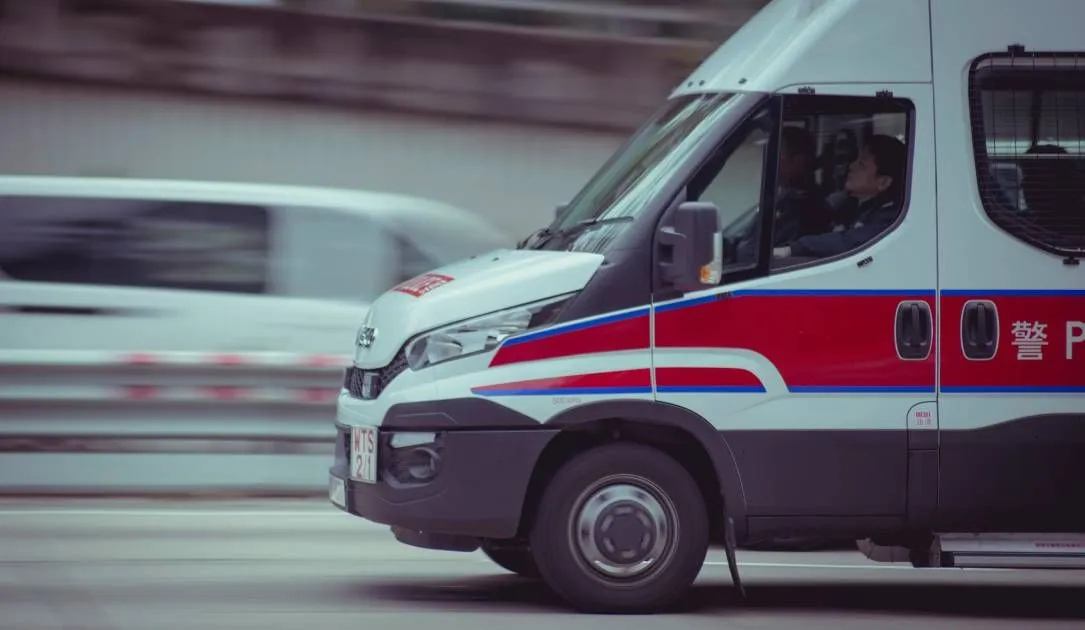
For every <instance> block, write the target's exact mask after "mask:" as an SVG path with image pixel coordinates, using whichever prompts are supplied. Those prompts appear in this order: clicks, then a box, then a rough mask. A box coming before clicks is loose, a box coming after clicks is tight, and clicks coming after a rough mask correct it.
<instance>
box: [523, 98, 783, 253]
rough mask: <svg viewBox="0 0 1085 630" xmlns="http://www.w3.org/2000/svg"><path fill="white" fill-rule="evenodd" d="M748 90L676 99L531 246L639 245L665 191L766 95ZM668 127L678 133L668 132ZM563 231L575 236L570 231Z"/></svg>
mask: <svg viewBox="0 0 1085 630" xmlns="http://www.w3.org/2000/svg"><path fill="white" fill-rule="evenodd" d="M764 96H765V95H764V94H760V93H747V92H696V93H687V94H681V95H676V96H673V97H671V98H669V99H667V101H666V102H665V103H664V104H663V105H662V106H661V107H660V108H659V109H657V110H656V112H655V113H654V114H653V115H652V116H651V117H649V118H648V120H647V121H646V122H645V123H644V124H643V125H641V126H640V127H639V128H638V129H637V131H636V132H634V133H633V134H630V136H629V137H628V138H627V139H626V140H625V142H623V143H622V144H621V146H619V147H618V148H617V149H616V150H615V151H614V153H612V154H611V156H610V157H609V158H608V159H607V161H606V162H604V163H603V165H602V166H601V167H600V168H599V169H598V170H597V171H596V172H595V173H594V174H593V175H592V177H591V179H589V180H588V182H587V183H586V184H585V185H584V186H583V187H581V189H580V190H579V191H578V192H577V194H576V195H575V196H574V197H573V198H572V200H570V202H569V203H568V204H566V206H565V207H564V208H563V209H562V211H561V212H560V213H558V214H557V216H555V217H554V219H553V221H552V222H551V223H550V225H549V226H548V227H547V228H545V230H544V234H543V235H542V236H541V237H540V238H535V239H532V240H533V241H534V243H531V242H529V243H526V244H525V245H526V247H528V248H530V249H549V250H565V251H580V252H591V253H604V254H605V253H608V252H613V251H616V250H619V249H623V248H625V247H629V246H631V245H632V244H633V242H635V241H638V240H639V239H638V238H634V237H633V234H634V233H639V232H640V230H639V229H632V228H633V227H634V226H636V225H639V224H641V223H643V222H644V221H645V220H646V218H651V219H650V220H651V223H652V225H653V226H654V224H655V219H657V218H658V216H659V214H660V212H661V211H662V210H663V208H662V207H661V204H660V203H659V197H660V195H666V196H667V197H668V198H673V196H674V195H675V194H676V193H677V192H678V191H677V190H676V189H675V186H679V187H680V186H681V185H684V183H685V181H686V179H688V175H689V173H688V172H687V171H688V170H689V168H690V165H691V164H692V165H693V166H694V167H695V166H696V165H697V164H700V162H701V160H702V159H703V155H701V154H702V153H704V151H705V146H708V147H709V148H711V147H712V146H715V144H716V142H717V141H718V140H719V137H720V136H722V135H726V134H727V133H729V130H730V129H731V128H732V127H734V125H735V124H736V123H737V122H738V121H739V120H741V119H742V117H743V116H744V115H745V113H746V112H747V111H748V110H749V109H750V108H751V107H755V106H756V104H757V103H758V102H760V101H761V99H762V98H763V97H764ZM666 128H670V129H672V130H673V131H672V132H670V133H668V132H665V131H663V130H664V129H666ZM625 216H628V217H631V219H630V220H627V221H618V222H614V223H604V224H602V225H600V226H598V227H594V226H593V227H589V228H587V229H577V226H578V225H579V224H580V223H582V222H585V221H590V220H593V219H598V220H601V221H606V220H610V219H614V218H616V217H625ZM563 233H571V234H569V235H568V236H564V235H563Z"/></svg>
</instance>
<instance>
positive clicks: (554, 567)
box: [329, 0, 1085, 612]
mask: <svg viewBox="0 0 1085 630" xmlns="http://www.w3.org/2000/svg"><path fill="white" fill-rule="evenodd" d="M1082 24H1085V4H1083V3H1081V2H1080V0H1027V1H1026V0H952V1H951V2H936V1H933V0H893V1H892V2H871V1H867V0H774V1H773V2H771V3H769V4H768V5H767V6H765V7H764V8H763V10H762V11H760V13H758V14H757V15H756V16H755V17H754V18H753V19H752V20H750V21H749V22H748V23H747V24H746V25H745V26H744V27H743V28H742V29H741V30H739V31H738V32H737V33H736V34H734V35H733V36H732V37H731V38H730V39H729V40H728V41H726V42H725V43H724V44H723V45H722V46H721V47H720V48H719V50H717V51H716V52H715V53H713V54H712V55H711V56H710V57H708V58H707V59H706V60H705V61H704V62H703V64H702V65H701V66H700V67H699V68H698V69H697V70H696V71H695V72H693V74H692V75H691V76H689V78H688V79H687V80H685V81H683V82H682V83H681V84H680V85H678V86H677V87H676V88H675V90H674V92H673V94H672V95H671V96H670V97H669V99H668V100H667V101H666V102H665V103H664V104H663V105H662V106H661V108H660V109H659V111H658V112H657V113H656V114H655V115H654V116H653V117H652V118H651V119H650V120H648V121H647V122H646V123H645V124H644V125H643V127H641V128H640V129H639V130H638V131H637V132H636V133H635V134H634V135H632V137H630V138H629V140H628V141H627V142H626V143H625V144H624V145H623V146H622V147H621V148H620V149H619V150H618V151H617V152H616V153H615V154H614V156H613V157H612V158H611V159H610V160H609V161H607V162H606V163H605V164H604V165H603V166H602V167H601V169H600V170H599V172H598V173H597V174H596V175H595V176H594V177H593V178H592V179H591V180H590V181H589V182H588V183H587V184H586V186H585V187H584V188H583V190H582V191H580V192H579V193H578V194H577V195H576V196H575V197H574V198H573V199H572V200H570V202H569V203H568V204H566V205H565V207H564V208H562V209H561V210H559V212H558V214H557V216H556V218H555V219H554V220H553V222H552V223H551V224H550V225H549V226H547V227H545V228H542V229H540V230H539V231H538V232H536V233H534V234H532V235H531V236H530V238H527V239H526V240H525V241H524V242H522V243H521V246H520V247H518V248H516V249H509V250H498V251H493V252H490V253H488V254H485V255H480V256H476V257H474V258H471V259H469V260H463V261H460V262H457V263H455V264H451V265H447V266H444V267H442V268H439V269H436V270H434V271H431V272H429V273H425V274H422V275H420V276H418V277H416V278H413V279H412V280H410V281H407V282H405V283H402V284H401V285H399V286H397V287H395V288H394V289H392V290H390V291H388V292H386V293H385V294H383V295H382V296H381V297H380V298H378V299H377V300H376V301H375V302H374V303H373V306H372V308H371V309H370V310H369V312H368V315H367V317H366V318H365V321H364V322H360V324H361V329H360V332H359V335H358V339H357V343H356V346H355V353H354V360H353V365H352V367H350V368H349V369H348V370H347V373H346V376H345V380H344V383H343V388H342V390H341V393H340V395H339V399H338V403H337V404H338V409H337V422H336V424H337V426H338V442H337V447H336V452H335V460H334V465H333V466H332V468H331V471H330V472H331V476H330V488H329V493H330V497H331V500H332V501H333V502H334V503H335V505H337V506H338V507H339V508H340V509H342V510H345V511H346V512H349V513H351V514H355V515H358V516H360V517H362V518H365V519H369V520H371V521H375V522H377V523H382V524H387V525H389V526H391V528H392V530H393V532H394V533H395V535H396V537H397V538H398V539H399V540H400V541H402V542H404V543H407V544H411V545H416V546H423V547H430V548H435V549H446V550H459V551H473V550H476V549H479V548H481V549H482V551H483V552H485V553H486V554H487V555H488V556H489V557H490V558H491V559H493V560H494V561H495V562H496V563H497V564H499V565H501V566H502V567H504V568H506V569H508V570H510V571H512V572H515V573H518V574H520V575H524V576H535V577H538V578H540V579H541V580H543V581H544V582H545V583H546V584H547V585H549V586H550V587H551V588H552V589H553V590H555V591H556V592H557V593H558V594H559V595H560V596H562V597H563V598H564V599H565V600H566V601H567V602H569V603H570V604H571V605H573V606H575V607H576V608H578V609H581V610H585V611H608V612H633V611H654V610H661V609H664V608H665V607H667V606H668V605H669V604H671V603H673V602H675V601H676V599H677V598H678V597H680V596H681V595H682V593H683V592H684V591H685V590H686V589H687V588H688V587H689V585H690V584H691V583H692V581H693V580H694V579H695V578H696V576H697V574H698V572H699V571H700V570H701V567H702V564H703V561H704V559H705V557H706V550H707V549H708V548H709V547H711V546H720V547H723V549H724V550H725V552H726V553H727V558H728V560H729V562H730V564H731V568H732V576H733V577H734V579H735V581H736V583H738V584H740V581H739V580H740V576H739V573H738V570H737V566H736V565H735V563H734V549H735V547H736V546H737V545H743V544H746V543H749V542H750V541H757V540H765V539H769V538H772V537H784V536H826V537H844V538H849V539H854V540H858V541H862V542H861V545H860V546H861V548H862V549H863V550H864V551H865V552H866V553H867V554H868V556H870V557H871V558H873V559H877V560H894V559H901V558H903V559H904V560H905V561H910V562H911V563H912V564H914V565H916V566H946V565H954V566H961V567H965V566H975V565H979V564H992V563H993V564H996V565H1002V566H1005V565H1010V564H1017V565H1024V566H1048V565H1051V564H1056V565H1057V564H1065V563H1073V562H1075V561H1077V560H1079V559H1081V558H1082V557H1083V556H1085V535H1083V534H1085V510H1082V509H1081V508H1080V505H1079V499H1080V492H1079V490H1078V488H1079V487H1080V484H1081V481H1082V479H1085V267H1083V266H1082V264H1081V259H1082V257H1085V176H1083V174H1085V153H1083V151H1082V148H1083V146H1085V144H1083V137H1085V31H1083V30H1082V28H1081V25H1082Z"/></svg>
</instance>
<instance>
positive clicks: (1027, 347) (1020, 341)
mask: <svg viewBox="0 0 1085 630" xmlns="http://www.w3.org/2000/svg"><path fill="white" fill-rule="evenodd" d="M1046 329H1047V324H1041V323H1040V322H1036V321H1032V322H1028V321H1020V322H1014V323H1013V331H1012V332H1013V345H1014V346H1017V360H1018V361H1042V360H1043V358H1044V346H1046V345H1047V333H1046V332H1045V330H1046Z"/></svg>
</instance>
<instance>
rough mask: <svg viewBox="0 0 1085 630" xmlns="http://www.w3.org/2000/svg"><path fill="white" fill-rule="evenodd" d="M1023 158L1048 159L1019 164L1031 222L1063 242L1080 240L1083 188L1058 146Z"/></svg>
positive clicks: (1036, 150) (1084, 225)
mask: <svg viewBox="0 0 1085 630" xmlns="http://www.w3.org/2000/svg"><path fill="white" fill-rule="evenodd" d="M1025 155H1029V156H1032V155H1037V156H1039V155H1044V156H1050V157H1048V158H1047V159H1042V160H1025V161H1024V162H1023V163H1022V164H1021V173H1022V178H1021V192H1022V193H1023V195H1024V197H1025V203H1026V204H1027V205H1028V212H1029V215H1030V216H1031V218H1032V221H1033V222H1034V223H1035V224H1036V225H1037V226H1040V227H1042V228H1045V229H1047V230H1051V231H1052V232H1056V233H1058V234H1060V236H1061V237H1063V238H1069V239H1071V240H1076V239H1080V235H1081V234H1082V233H1083V231H1085V208H1083V207H1082V206H1083V199H1082V194H1083V193H1085V185H1083V184H1082V182H1081V181H1080V178H1079V177H1078V175H1077V172H1076V170H1075V167H1074V163H1073V161H1071V160H1070V159H1069V158H1070V155H1069V153H1068V152H1067V151H1066V149H1064V148H1063V147H1060V146H1058V145H1052V144H1041V145H1036V146H1033V147H1031V148H1029V150H1028V151H1025Z"/></svg>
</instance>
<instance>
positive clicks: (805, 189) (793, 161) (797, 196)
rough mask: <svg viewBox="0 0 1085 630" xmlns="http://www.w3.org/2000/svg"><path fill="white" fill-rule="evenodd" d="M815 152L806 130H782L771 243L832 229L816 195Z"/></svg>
mask: <svg viewBox="0 0 1085 630" xmlns="http://www.w3.org/2000/svg"><path fill="white" fill-rule="evenodd" d="M816 167H817V149H816V148H815V146H814V138H813V137H812V136H811V135H810V133H809V132H807V131H806V130H805V129H801V128H799V127H784V129H783V132H782V135H781V151H780V186H781V188H780V192H779V195H778V196H777V201H776V222H775V224H774V227H773V244H774V245H776V246H779V245H783V244H785V243H789V242H791V241H792V240H794V239H796V238H798V237H800V236H803V235H805V234H820V233H822V232H828V231H829V230H830V229H832V222H831V218H830V217H831V215H830V209H829V204H827V203H826V202H825V200H824V199H822V198H821V196H820V195H819V194H818V189H817V182H816V180H815V177H814V174H815V168H816Z"/></svg>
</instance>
